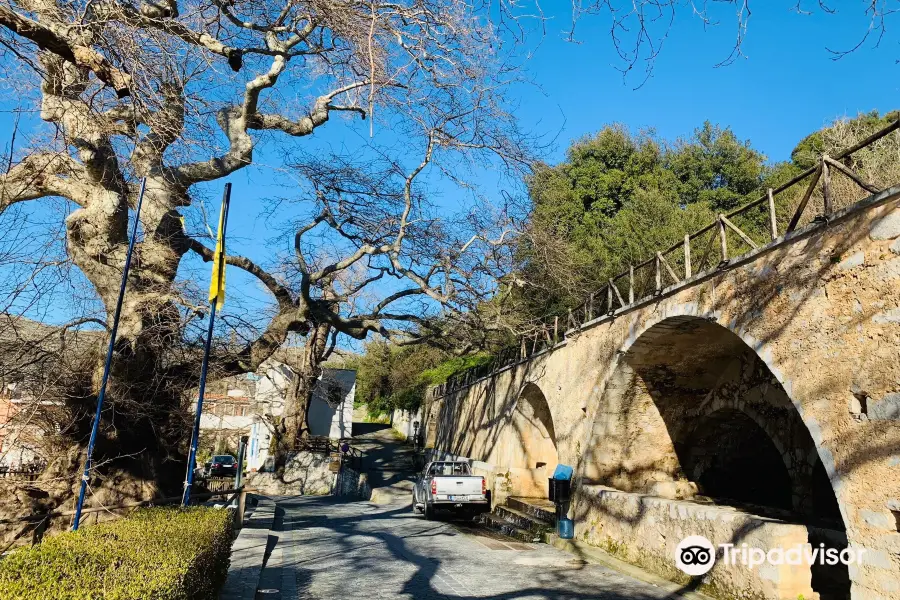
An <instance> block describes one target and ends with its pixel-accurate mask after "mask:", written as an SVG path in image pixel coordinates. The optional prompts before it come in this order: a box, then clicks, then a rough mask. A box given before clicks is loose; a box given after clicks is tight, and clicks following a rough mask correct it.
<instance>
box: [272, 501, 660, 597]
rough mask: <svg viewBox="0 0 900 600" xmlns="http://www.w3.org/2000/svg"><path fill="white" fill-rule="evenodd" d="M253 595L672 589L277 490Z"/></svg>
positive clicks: (548, 550)
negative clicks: (281, 494) (264, 559)
mask: <svg viewBox="0 0 900 600" xmlns="http://www.w3.org/2000/svg"><path fill="white" fill-rule="evenodd" d="M277 501H278V505H277V507H278V508H277V511H276V519H275V521H276V522H275V529H276V531H275V532H274V533H275V536H276V537H277V539H272V538H270V543H269V546H270V555H269V556H268V559H267V562H266V567H265V568H264V570H263V572H262V576H261V578H260V589H259V591H258V592H257V596H256V598H257V599H258V600H287V599H291V600H293V599H298V598H303V599H316V600H344V599H350V598H360V599H376V598H377V599H380V598H409V599H423V600H424V599H431V598H442V599H443V598H487V599H492V600H507V599H522V600H524V599H534V600H537V599H551V598H554V599H555V598H559V599H571V600H575V599H579V600H580V599H587V598H602V599H604V600H625V599H629V600H637V599H650V598H668V597H670V596H669V594H668V592H666V591H664V590H662V589H660V588H657V587H654V586H652V585H650V584H647V583H644V582H641V581H638V580H635V579H632V578H629V577H627V576H625V575H623V574H620V573H618V572H616V571H612V570H610V569H607V568H605V567H603V566H600V565H596V564H590V563H586V562H585V561H582V560H580V559H578V558H577V557H576V556H574V555H572V554H570V553H567V552H564V551H562V550H557V549H556V548H553V547H551V546H547V545H543V544H521V543H517V542H512V541H509V540H508V539H507V538H502V537H499V536H496V535H493V534H489V533H487V532H481V531H480V530H478V529H477V528H474V527H466V526H464V525H459V526H458V525H455V524H451V523H445V522H434V521H426V520H425V519H424V518H422V517H421V516H419V515H414V514H413V513H412V511H411V509H410V507H409V505H408V504H405V505H404V504H402V503H397V504H393V505H384V506H381V505H375V504H372V503H370V502H362V501H356V502H352V501H348V500H344V499H341V498H335V497H319V498H315V497H296V498H280V499H277Z"/></svg>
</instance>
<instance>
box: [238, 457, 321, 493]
mask: <svg viewBox="0 0 900 600" xmlns="http://www.w3.org/2000/svg"><path fill="white" fill-rule="evenodd" d="M330 463H331V458H330V457H329V456H327V455H323V454H318V453H313V452H296V453H294V454H293V455H292V456H291V457H290V458H289V459H288V462H287V465H286V466H285V470H284V480H283V481H281V480H279V479H278V478H277V477H276V476H275V474H274V473H267V472H257V473H253V474H251V475H250V477H249V478H248V479H247V486H248V487H251V488H254V489H256V490H257V491H259V493H261V494H263V495H266V496H298V495H302V496H324V495H327V494H330V493H331V491H332V487H333V485H334V473H332V472H331V471H330V470H329V469H328V465H329V464H330Z"/></svg>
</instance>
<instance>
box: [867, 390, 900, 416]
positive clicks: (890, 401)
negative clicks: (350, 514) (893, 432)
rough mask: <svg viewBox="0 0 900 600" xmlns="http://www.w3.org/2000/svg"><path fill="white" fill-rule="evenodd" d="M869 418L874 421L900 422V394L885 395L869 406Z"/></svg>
mask: <svg viewBox="0 0 900 600" xmlns="http://www.w3.org/2000/svg"><path fill="white" fill-rule="evenodd" d="M868 415H869V418H870V419H872V420H876V421H900V392H893V393H891V394H887V395H885V396H884V397H883V398H881V400H877V401H875V402H872V404H871V405H870V406H869V412H868Z"/></svg>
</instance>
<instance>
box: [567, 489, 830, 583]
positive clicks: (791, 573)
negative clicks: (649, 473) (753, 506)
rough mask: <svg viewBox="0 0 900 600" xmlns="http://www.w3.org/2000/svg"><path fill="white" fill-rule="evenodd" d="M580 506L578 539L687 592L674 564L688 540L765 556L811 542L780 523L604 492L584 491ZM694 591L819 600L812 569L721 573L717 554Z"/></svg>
mask: <svg viewBox="0 0 900 600" xmlns="http://www.w3.org/2000/svg"><path fill="white" fill-rule="evenodd" d="M581 498H582V500H581V502H580V503H579V509H578V514H577V515H576V518H577V525H576V529H575V534H576V537H577V538H578V539H580V540H584V541H585V542H587V543H589V544H592V545H594V546H598V547H600V548H603V549H604V550H606V551H607V552H609V553H610V554H613V555H614V556H616V557H617V558H620V559H622V560H624V561H626V562H629V563H631V564H634V565H638V566H640V567H643V568H645V569H647V570H649V571H653V572H655V573H658V574H660V575H663V576H665V577H666V578H668V579H670V580H672V581H675V582H677V583H682V584H684V585H688V584H690V582H691V578H690V577H689V576H688V575H686V574H685V573H682V572H681V571H679V570H678V569H677V568H675V564H674V561H673V557H674V556H675V552H676V546H677V545H678V543H679V542H680V541H681V540H683V539H684V538H686V537H688V536H689V535H702V536H703V537H705V538H706V539H708V540H709V541H710V542H712V544H713V545H714V546H716V547H718V545H719V544H734V545H735V546H738V547H740V546H741V544H744V543H747V544H749V545H750V546H751V547H754V548H760V549H762V550H764V551H768V550H770V549H771V548H784V549H789V548H795V547H797V546H799V545H801V544H806V543H807V541H808V537H807V532H806V527H804V526H802V525H792V524H787V523H780V522H778V521H773V520H770V519H764V518H761V517H758V516H754V515H751V514H747V513H744V512H741V511H738V510H736V509H734V508H729V507H720V506H703V505H698V504H695V503H693V502H685V501H678V500H668V499H663V498H657V497H653V496H645V495H641V494H633V493H627V492H620V491H617V490H612V489H609V488H605V487H601V486H585V487H584V488H582V490H581ZM626 540H627V541H626ZM699 590H700V591H702V592H706V593H708V594H710V595H713V596H715V597H718V598H740V599H741V600H757V599H762V598H777V599H778V600H797V598H801V597H802V598H806V599H813V598H816V597H817V594H816V593H814V592H813V589H812V578H811V574H810V570H809V569H803V568H797V567H795V566H792V565H781V566H774V565H762V566H757V567H755V568H754V569H750V568H749V567H746V566H743V565H726V564H724V563H723V560H722V554H721V553H719V554H718V556H717V562H716V564H715V566H713V568H712V570H711V571H710V572H709V573H707V574H706V575H705V576H704V578H703V583H702V585H701V586H700V588H699Z"/></svg>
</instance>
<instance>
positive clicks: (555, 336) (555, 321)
mask: <svg viewBox="0 0 900 600" xmlns="http://www.w3.org/2000/svg"><path fill="white" fill-rule="evenodd" d="M558 342H559V317H553V344H554V345H555V344H557V343H558Z"/></svg>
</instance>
